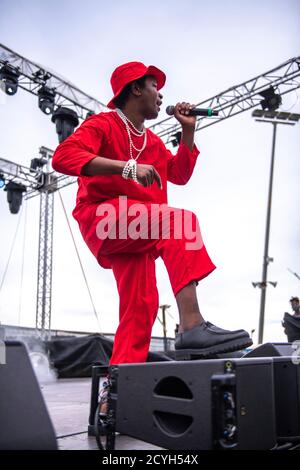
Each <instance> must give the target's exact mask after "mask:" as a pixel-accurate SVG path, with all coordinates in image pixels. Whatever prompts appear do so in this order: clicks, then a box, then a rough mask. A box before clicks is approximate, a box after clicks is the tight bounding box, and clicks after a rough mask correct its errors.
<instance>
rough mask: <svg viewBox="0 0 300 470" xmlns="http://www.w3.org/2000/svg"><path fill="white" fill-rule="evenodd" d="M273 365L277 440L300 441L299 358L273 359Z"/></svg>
mask: <svg viewBox="0 0 300 470" xmlns="http://www.w3.org/2000/svg"><path fill="white" fill-rule="evenodd" d="M273 363H274V391H275V409H276V432H277V440H278V441H279V442H281V441H284V442H286V441H288V442H293V441H296V440H297V441H300V361H299V357H295V356H294V357H292V358H291V357H275V358H274V359H273Z"/></svg>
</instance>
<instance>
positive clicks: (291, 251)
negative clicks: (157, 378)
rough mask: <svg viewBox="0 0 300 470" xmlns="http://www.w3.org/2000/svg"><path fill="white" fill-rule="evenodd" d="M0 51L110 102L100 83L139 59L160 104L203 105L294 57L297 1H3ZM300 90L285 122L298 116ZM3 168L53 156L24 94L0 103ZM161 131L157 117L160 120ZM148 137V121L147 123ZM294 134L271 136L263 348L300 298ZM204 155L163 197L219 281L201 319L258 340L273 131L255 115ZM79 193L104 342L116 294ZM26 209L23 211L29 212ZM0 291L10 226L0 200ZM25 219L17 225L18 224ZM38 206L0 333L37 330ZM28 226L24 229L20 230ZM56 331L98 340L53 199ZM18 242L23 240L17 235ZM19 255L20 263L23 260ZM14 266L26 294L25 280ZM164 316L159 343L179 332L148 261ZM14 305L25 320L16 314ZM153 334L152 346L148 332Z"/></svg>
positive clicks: (205, 146) (6, 296)
mask: <svg viewBox="0 0 300 470" xmlns="http://www.w3.org/2000/svg"><path fill="white" fill-rule="evenodd" d="M0 8H1V11H0V42H1V43H2V44H4V45H6V46H7V47H9V48H11V49H13V50H14V51H15V52H18V53H19V54H21V55H23V56H24V57H26V58H28V59H31V60H33V61H35V62H38V63H40V64H42V65H44V66H45V67H46V68H49V69H51V70H53V71H55V72H57V73H58V74H60V75H62V76H63V77H65V78H66V79H67V80H69V81H70V82H72V83H74V84H76V85H77V86H78V87H79V88H81V89H82V90H83V91H85V92H87V93H89V94H91V95H92V96H94V97H95V98H97V99H99V100H100V101H102V102H104V103H106V102H108V101H109V100H110V99H111V96H112V92H111V89H110V83H109V80H110V75H111V73H112V71H113V70H114V68H115V67H116V66H118V65H120V64H121V63H124V62H128V61H131V60H139V61H142V62H144V63H145V64H147V65H149V64H154V65H156V66H157V67H159V68H161V69H162V70H164V71H165V73H166V75H167V82H166V85H165V87H164V88H163V90H162V93H163V95H164V104H165V105H167V104H174V103H176V102H177V101H190V102H200V101H203V100H205V99H207V98H210V97H211V96H214V95H216V94H218V93H219V92H221V91H223V90H225V89H227V88H228V87H230V86H234V85H237V84H239V83H241V82H243V81H246V80H248V79H250V78H253V77H255V76H257V75H259V74H261V73H263V72H266V71H267V70H269V69H272V68H274V67H276V66H278V65H280V64H281V63H283V62H284V61H286V60H288V59H290V58H291V57H295V56H297V55H299V53H300V49H299V44H300V28H299V24H300V22H299V19H300V2H299V0H259V1H257V0H252V1H241V0H227V1H226V2H225V1H221V0H210V1H201V0H197V1H196V0H185V1H184V2H176V1H174V0H172V1H169V0H167V1H161V0H160V1H157V0H152V1H151V2H142V1H133V0H128V1H126V2H124V1H118V0H112V1H110V2H107V1H101V0H98V1H96V0H86V1H85V2H83V3H82V2H74V1H68V0H59V1H58V0H52V1H51V2H43V1H41V0H40V1H37V0H26V1H23V0H0ZM299 95H300V90H298V93H296V92H292V93H290V94H288V95H285V96H284V97H283V104H282V106H281V109H282V110H291V109H292V110H293V111H294V112H298V113H299V112H300V102H299ZM0 103H1V104H0V122H1V131H0V139H1V140H0V142H1V146H0V148H1V153H0V157H1V158H6V159H8V160H11V161H14V162H16V163H20V164H24V165H27V166H29V164H30V160H31V158H34V157H37V156H38V150H39V147H40V146H42V145H44V146H47V147H49V148H52V149H55V147H56V146H57V144H58V141H57V135H56V132H55V127H54V125H53V124H52V123H51V119H50V117H49V116H46V115H45V114H43V113H42V112H41V111H40V110H39V109H38V106H37V99H36V97H35V96H33V95H31V94H29V93H26V92H25V91H23V90H19V92H18V93H17V94H16V95H15V96H12V97H5V96H4V95H2V96H1V100H0ZM160 117H161V119H162V118H164V117H165V113H164V111H162V112H161V116H160ZM149 124H150V122H149ZM299 137H300V127H299V124H298V125H296V126H294V127H292V126H279V128H278V133H277V143H276V161H275V175H274V192H273V205H272V219H271V236H270V249H269V255H270V256H271V257H273V258H274V262H273V263H271V264H270V265H269V280H270V281H277V282H278V284H277V287H276V288H273V287H268V290H267V302H266V325H265V338H264V339H265V341H285V340H286V336H285V335H284V334H283V330H282V327H281V319H282V316H283V313H284V311H289V309H290V306H289V302H288V301H289V298H290V297H291V296H292V295H299V294H300V282H299V280H298V279H297V278H296V277H295V276H293V275H292V274H291V273H290V272H289V271H288V268H290V269H291V270H292V271H295V272H297V273H299V274H300V256H299V254H300V223H299V221H300V211H299V202H300V185H299V174H300V155H299V142H300V141H299ZM196 143H197V145H198V147H199V150H200V152H201V153H200V156H199V158H198V162H197V164H196V167H195V170H194V174H193V176H192V178H191V180H190V181H189V183H188V184H187V185H186V186H175V185H172V184H170V185H169V204H170V205H172V206H175V207H182V208H186V209H190V210H193V211H194V212H196V214H197V215H198V218H199V222H200V226H201V231H202V235H203V238H204V243H205V245H206V248H207V250H208V252H209V254H210V256H211V258H212V260H213V262H214V263H215V264H216V266H217V269H216V270H215V271H214V272H213V273H212V274H211V275H210V276H209V277H208V278H206V279H205V280H203V281H202V282H201V283H200V284H199V286H198V288H197V292H198V299H199V304H200V309H201V312H202V314H203V316H204V317H205V318H206V319H208V320H210V321H212V322H213V323H217V324H218V325H220V326H223V327H225V328H245V329H247V330H248V331H250V330H252V329H255V330H256V332H255V336H254V340H256V338H257V336H256V335H257V331H258V318H259V305H260V290H259V289H257V288H256V289H254V288H253V286H252V281H260V280H261V276H262V262H263V249H264V235H265V219H266V207H267V191H268V179H269V167H270V156H271V143H272V126H271V125H268V124H261V123H257V122H255V121H254V120H253V118H252V117H251V111H248V112H245V113H242V114H240V115H238V116H236V117H232V118H230V119H228V120H226V121H224V122H220V123H217V124H215V125H213V126H211V127H209V128H208V129H204V130H203V131H199V132H197V134H196ZM76 189H77V185H76V184H74V185H72V186H70V187H68V188H65V189H63V190H62V191H61V194H62V197H63V200H64V203H65V205H66V208H67V212H68V215H69V218H70V222H71V225H72V229H73V232H74V234H75V238H76V242H77V245H78V248H79V251H80V255H81V258H82V261H83V265H84V268H85V271H86V275H87V278H88V281H89V284H90V288H91V291H92V295H93V298H94V301H95V304H96V309H97V311H98V314H99V318H100V328H101V331H102V332H115V329H116V327H117V325H118V295H117V289H116V285H115V280H114V277H113V275H112V272H111V270H104V269H103V268H101V267H100V266H99V265H98V264H97V262H96V259H95V258H94V257H93V255H92V254H91V253H90V252H89V250H88V248H87V247H86V246H85V244H84V242H83V240H82V238H81V234H80V232H79V229H78V226H77V222H76V221H75V220H74V219H72V216H71V212H72V209H73V208H74V205H75V197H76ZM26 208H27V209H26ZM0 213H1V222H2V231H1V251H0V276H1V278H0V279H2V276H3V273H4V269H5V266H6V263H7V259H8V255H9V250H10V247H11V243H12V239H13V236H14V233H15V230H16V226H17V222H18V218H19V216H18V215H12V214H10V212H9V209H8V204H7V202H6V193H5V192H3V191H1V193H0ZM25 213H26V218H25ZM38 218H39V200H38V198H34V199H32V200H30V201H28V202H27V203H23V210H22V216H21V221H20V227H19V232H18V236H17V241H16V246H15V249H14V252H13V255H12V258H11V261H10V265H9V269H8V272H7V275H6V278H5V281H4V284H3V288H2V290H1V292H0V321H1V322H2V323H5V324H15V325H17V324H20V325H24V326H34V324H35V303H36V278H37V254H38ZM25 219H26V223H25ZM54 228H55V229H54V264H53V299H52V327H53V328H60V329H68V330H83V331H99V327H98V325H97V322H96V320H95V316H94V314H93V310H92V307H91V304H90V301H89V297H88V293H87V290H86V287H85V284H84V280H83V277H82V274H81V271H80V267H79V263H78V260H77V257H76V253H75V250H74V247H73V244H72V239H71V236H70V235H69V233H68V227H67V224H66V220H65V217H64V213H63V211H62V207H61V203H60V200H59V197H58V194H56V195H55V216H54ZM24 234H25V235H24ZM23 252H24V257H23ZM22 265H23V273H24V274H23V283H21V272H22ZM157 279H158V288H159V294H160V303H161V304H162V303H168V304H170V305H171V308H170V310H169V312H170V315H172V317H173V318H171V317H170V316H168V317H167V321H168V333H169V335H173V330H174V326H175V322H177V321H178V312H177V307H176V301H175V299H174V296H173V293H172V290H171V287H170V283H169V279H168V275H167V272H166V269H165V267H164V264H163V262H162V260H161V259H159V260H157ZM20 305H21V308H20V307H19V306H20ZM153 334H154V335H161V334H162V328H161V326H160V324H159V322H156V324H155V327H154V329H153Z"/></svg>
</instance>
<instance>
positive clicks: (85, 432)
mask: <svg viewBox="0 0 300 470" xmlns="http://www.w3.org/2000/svg"><path fill="white" fill-rule="evenodd" d="M79 434H87V431H80V432H74V433H73V434H65V435H64V436H56V439H63V438H64V437H71V436H78V435H79Z"/></svg>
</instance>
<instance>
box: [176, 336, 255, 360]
mask: <svg viewBox="0 0 300 470" xmlns="http://www.w3.org/2000/svg"><path fill="white" fill-rule="evenodd" d="M252 344H253V343H252V340H251V339H250V338H244V339H243V338H240V339H239V340H232V341H228V342H227V343H221V344H216V345H215V346H210V347H209V348H204V349H175V359H176V360H177V361H180V360H184V359H189V358H191V357H192V356H197V357H202V358H209V357H211V356H214V355H216V354H223V353H228V352H233V351H240V350H241V349H245V348H247V347H248V346H251V345H252Z"/></svg>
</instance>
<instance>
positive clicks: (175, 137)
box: [171, 131, 182, 147]
mask: <svg viewBox="0 0 300 470" xmlns="http://www.w3.org/2000/svg"><path fill="white" fill-rule="evenodd" d="M181 135H182V132H180V131H178V132H176V134H173V135H172V136H171V138H172V140H171V142H172V145H173V147H177V146H178V145H179V144H180V142H181Z"/></svg>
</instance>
